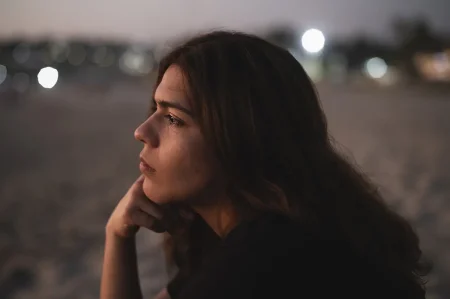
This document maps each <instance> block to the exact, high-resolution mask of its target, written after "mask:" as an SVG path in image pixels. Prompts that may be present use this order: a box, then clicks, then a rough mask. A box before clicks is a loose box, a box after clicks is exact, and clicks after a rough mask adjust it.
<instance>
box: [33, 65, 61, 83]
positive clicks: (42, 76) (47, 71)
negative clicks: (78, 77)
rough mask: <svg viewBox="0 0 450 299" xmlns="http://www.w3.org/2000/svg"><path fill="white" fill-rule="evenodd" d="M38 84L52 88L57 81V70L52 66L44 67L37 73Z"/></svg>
mask: <svg viewBox="0 0 450 299" xmlns="http://www.w3.org/2000/svg"><path fill="white" fill-rule="evenodd" d="M37 78H38V82H39V84H40V85H41V86H42V87H44V88H53V87H54V86H55V85H56V82H58V71H57V70H56V69H54V68H52V67H49V66H48V67H44V68H43V69H41V70H40V71H39V73H38V75H37Z"/></svg>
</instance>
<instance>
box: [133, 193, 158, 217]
mask: <svg viewBox="0 0 450 299" xmlns="http://www.w3.org/2000/svg"><path fill="white" fill-rule="evenodd" d="M137 201H138V202H137V207H138V208H139V209H141V210H142V211H144V212H145V213H147V214H149V215H150V216H153V217H155V218H156V219H159V220H161V219H162V218H163V213H162V211H161V208H160V207H159V206H158V205H157V204H155V203H154V202H152V201H151V200H150V199H148V198H147V197H146V196H145V195H144V196H143V197H140V198H138V199H137Z"/></svg>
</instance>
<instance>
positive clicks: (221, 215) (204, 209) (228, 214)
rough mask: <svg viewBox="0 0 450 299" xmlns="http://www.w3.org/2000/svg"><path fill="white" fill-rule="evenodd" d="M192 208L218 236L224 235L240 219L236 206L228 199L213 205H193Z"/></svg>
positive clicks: (222, 236)
mask: <svg viewBox="0 0 450 299" xmlns="http://www.w3.org/2000/svg"><path fill="white" fill-rule="evenodd" d="M192 208H193V209H194V211H196V212H197V213H198V214H199V215H200V216H201V217H202V218H203V220H204V221H205V222H206V223H207V224H208V225H209V226H210V227H211V228H212V230H214V232H215V233H216V234H217V235H218V236H219V237H220V238H224V237H226V235H227V234H228V233H229V232H230V231H231V230H232V229H233V228H234V227H236V226H237V225H238V223H239V221H240V219H239V216H238V213H237V210H236V208H235V207H234V206H233V204H232V203H231V202H230V201H229V200H224V201H220V202H218V203H217V204H214V205H203V206H194V207H192Z"/></svg>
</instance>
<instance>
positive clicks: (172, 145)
mask: <svg viewBox="0 0 450 299" xmlns="http://www.w3.org/2000/svg"><path fill="white" fill-rule="evenodd" d="M186 88H187V85H186V84H185V81H184V77H183V73H182V71H181V69H180V68H179V67H177V66H175V65H173V66H171V67H169V68H168V69H167V71H166V72H165V74H164V76H163V78H162V81H161V83H160V84H159V85H158V87H157V89H156V91H155V96H154V97H155V99H154V100H155V102H156V104H155V106H154V107H155V110H154V111H155V112H154V113H153V114H152V115H151V116H150V117H149V118H148V119H147V120H146V121H145V122H144V123H142V124H141V125H140V126H139V127H138V128H137V129H136V131H135V133H134V135H135V138H136V139H137V140H139V141H141V142H142V143H143V145H144V147H143V149H142V151H141V161H143V163H141V164H140V170H141V172H142V173H143V174H144V176H145V180H144V185H143V189H144V193H145V194H146V196H147V197H148V198H149V199H151V200H152V201H154V202H155V203H157V204H166V203H175V202H181V201H196V200H200V201H203V200H204V199H208V198H210V197H215V196H217V194H214V193H218V192H219V190H220V187H219V186H221V183H222V182H223V181H222V180H221V173H220V171H219V169H220V167H219V163H218V160H217V159H216V158H215V156H214V154H213V152H212V150H211V148H210V147H209V146H208V144H207V143H206V141H205V138H204V136H203V135H202V132H201V129H200V126H199V125H198V122H197V120H196V117H195V115H193V112H192V111H193V109H192V107H191V106H190V104H189V101H188V99H187V96H186V95H187V94H188V92H187V89H186ZM145 164H147V165H145Z"/></svg>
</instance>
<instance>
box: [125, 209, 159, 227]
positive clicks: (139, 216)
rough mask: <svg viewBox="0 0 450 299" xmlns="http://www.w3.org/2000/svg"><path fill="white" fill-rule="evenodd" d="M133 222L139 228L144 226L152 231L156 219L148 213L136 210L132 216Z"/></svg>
mask: <svg viewBox="0 0 450 299" xmlns="http://www.w3.org/2000/svg"><path fill="white" fill-rule="evenodd" d="M131 220H132V221H133V223H134V224H135V225H137V226H142V227H145V228H148V229H150V230H152V228H153V225H154V223H155V220H156V219H155V218H154V217H152V216H150V215H149V214H147V213H146V212H144V211H142V210H139V209H136V210H134V211H133V214H131Z"/></svg>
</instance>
